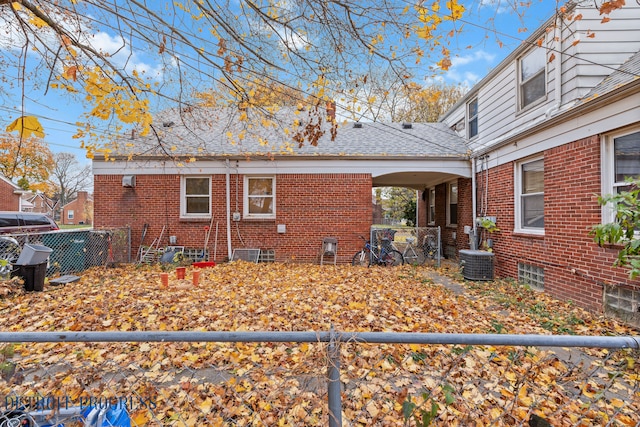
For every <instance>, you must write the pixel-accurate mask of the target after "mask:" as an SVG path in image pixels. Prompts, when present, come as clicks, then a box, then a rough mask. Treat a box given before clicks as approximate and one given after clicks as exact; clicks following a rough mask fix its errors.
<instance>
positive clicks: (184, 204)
mask: <svg viewBox="0 0 640 427" xmlns="http://www.w3.org/2000/svg"><path fill="white" fill-rule="evenodd" d="M180 196H181V197H180V213H181V216H182V217H183V218H209V217H211V177H208V176H183V177H182V179H181V181H180Z"/></svg>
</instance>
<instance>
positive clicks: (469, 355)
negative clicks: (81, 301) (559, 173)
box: [0, 330, 640, 427]
mask: <svg viewBox="0 0 640 427" xmlns="http://www.w3.org/2000/svg"><path fill="white" fill-rule="evenodd" d="M0 342H3V343H6V344H5V345H4V347H2V351H1V352H0V355H1V357H2V359H3V360H2V364H0V367H1V369H0V370H1V373H2V378H1V379H0V394H1V395H2V399H3V403H4V409H5V415H4V417H5V421H4V422H5V424H2V422H3V421H2V417H0V425H2V426H4V425H17V424H9V417H10V416H12V414H13V416H22V417H23V418H24V417H31V418H30V419H31V420H32V421H31V424H28V425H40V426H42V425H44V424H41V423H38V421H37V420H43V421H41V422H42V423H45V422H48V423H50V424H48V425H70V424H64V423H65V422H66V421H68V420H69V419H70V418H71V417H74V416H76V417H77V416H78V414H80V413H82V412H83V411H84V412H85V413H86V409H87V408H88V407H94V408H95V407H99V406H105V407H109V408H113V407H122V408H126V411H127V413H128V416H129V418H130V424H131V425H133V426H143V425H144V426H168V425H171V426H193V425H212V426H218V425H220V426H221V425H225V426H248V425H286V426H310V425H330V426H332V427H333V426H343V425H347V426H364V425H375V426H378V425H379V426H394V425H398V426H408V425H411V426H413V425H416V426H417V425H419V426H427V425H438V426H445V425H446V426H455V425H460V426H467V425H474V426H484V425H493V426H511V425H517V426H527V425H530V426H547V425H553V426H565V425H567V426H638V425H640V416H639V415H638V414H640V369H639V367H638V366H637V365H636V364H635V362H636V361H637V360H638V354H639V353H638V349H640V337H632V336H624V337H593V336H590V337H578V336H548V335H501V334H493V335H491V334H489V335H487V334H478V335H470V334H438V333H436V334H424V333H385V332H338V331H334V330H330V331H325V332H71V331H64V332H24V333H10V332H3V333H0ZM12 411H13V412H12ZM16 411H18V412H16ZM16 414H17V415H16ZM52 423H59V424H52ZM23 425H24V424H23ZM84 425H89V424H86V423H85V424H84ZM116 425H117V424H116Z"/></svg>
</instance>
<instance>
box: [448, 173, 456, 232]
mask: <svg viewBox="0 0 640 427" xmlns="http://www.w3.org/2000/svg"><path fill="white" fill-rule="evenodd" d="M457 224H458V183H455V182H452V183H449V184H447V225H457Z"/></svg>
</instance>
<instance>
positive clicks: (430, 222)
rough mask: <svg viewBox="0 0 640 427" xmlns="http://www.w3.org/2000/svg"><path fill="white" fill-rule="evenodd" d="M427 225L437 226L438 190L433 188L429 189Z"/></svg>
mask: <svg viewBox="0 0 640 427" xmlns="http://www.w3.org/2000/svg"><path fill="white" fill-rule="evenodd" d="M432 192H433V197H431V193H432ZM427 200H428V206H427V225H435V224H436V188H435V187H431V188H428V189H427ZM432 205H433V218H432V215H431V206H432Z"/></svg>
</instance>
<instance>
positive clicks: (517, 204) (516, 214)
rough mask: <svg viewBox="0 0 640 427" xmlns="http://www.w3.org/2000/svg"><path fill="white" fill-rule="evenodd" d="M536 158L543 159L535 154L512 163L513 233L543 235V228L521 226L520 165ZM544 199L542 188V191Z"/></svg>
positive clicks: (536, 159) (534, 160)
mask: <svg viewBox="0 0 640 427" xmlns="http://www.w3.org/2000/svg"><path fill="white" fill-rule="evenodd" d="M538 160H544V156H535V157H528V158H526V159H522V160H520V161H517V162H514V165H513V220H514V221H513V224H514V229H513V232H514V233H518V234H531V235H536V236H544V228H533V227H529V228H525V227H523V226H522V206H521V205H522V166H524V165H526V164H529V163H531V162H536V161H538ZM542 194H543V200H544V190H543V192H542Z"/></svg>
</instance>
